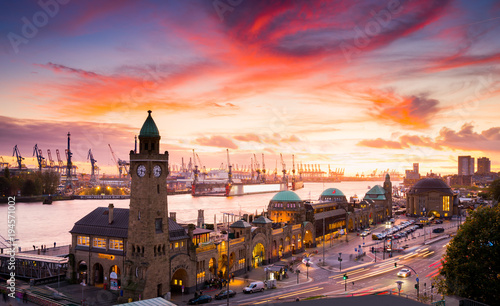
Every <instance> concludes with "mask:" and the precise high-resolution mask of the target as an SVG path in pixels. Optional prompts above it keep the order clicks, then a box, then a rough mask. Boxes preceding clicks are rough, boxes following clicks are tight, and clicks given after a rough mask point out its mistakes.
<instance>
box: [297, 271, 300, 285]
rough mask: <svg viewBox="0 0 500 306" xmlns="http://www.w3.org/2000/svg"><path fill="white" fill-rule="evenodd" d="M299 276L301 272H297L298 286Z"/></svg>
mask: <svg viewBox="0 0 500 306" xmlns="http://www.w3.org/2000/svg"><path fill="white" fill-rule="evenodd" d="M299 274H300V270H297V284H298V283H299Z"/></svg>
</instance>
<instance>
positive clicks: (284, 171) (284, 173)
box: [280, 153, 288, 184]
mask: <svg viewBox="0 0 500 306" xmlns="http://www.w3.org/2000/svg"><path fill="white" fill-rule="evenodd" d="M280 158H281V168H282V170H281V172H283V182H284V183H287V184H288V180H287V178H286V165H285V162H284V161H283V155H282V154H281V153H280Z"/></svg>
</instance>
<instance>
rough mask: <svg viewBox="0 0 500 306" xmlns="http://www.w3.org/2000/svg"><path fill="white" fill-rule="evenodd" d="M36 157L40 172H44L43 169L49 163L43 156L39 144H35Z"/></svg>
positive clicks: (34, 153) (34, 152)
mask: <svg viewBox="0 0 500 306" xmlns="http://www.w3.org/2000/svg"><path fill="white" fill-rule="evenodd" d="M35 155H36V160H37V162H38V170H39V171H40V172H42V168H44V167H45V166H46V165H47V162H46V161H45V157H43V156H42V149H39V148H38V144H35V146H34V147H33V156H35Z"/></svg>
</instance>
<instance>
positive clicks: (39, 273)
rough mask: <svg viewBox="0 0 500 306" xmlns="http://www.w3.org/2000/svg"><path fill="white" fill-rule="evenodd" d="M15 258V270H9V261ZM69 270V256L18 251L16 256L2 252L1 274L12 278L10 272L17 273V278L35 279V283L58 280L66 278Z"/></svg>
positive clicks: (0, 261)
mask: <svg viewBox="0 0 500 306" xmlns="http://www.w3.org/2000/svg"><path fill="white" fill-rule="evenodd" d="M13 258H15V270H9V263H10V262H11V261H12V259H13ZM11 269H12V268H11ZM67 270H68V258H64V257H57V256H47V255H33V254H24V253H18V254H15V256H12V257H11V255H10V254H0V275H2V276H4V277H6V278H7V279H8V278H10V272H15V273H16V279H25V280H33V281H32V282H33V285H36V284H40V283H48V282H53V281H57V279H58V276H59V277H61V278H64V276H65V274H66V271H67Z"/></svg>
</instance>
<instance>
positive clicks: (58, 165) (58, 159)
mask: <svg viewBox="0 0 500 306" xmlns="http://www.w3.org/2000/svg"><path fill="white" fill-rule="evenodd" d="M56 155H57V171H58V172H60V171H62V169H64V162H63V161H62V159H61V154H59V149H56Z"/></svg>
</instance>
